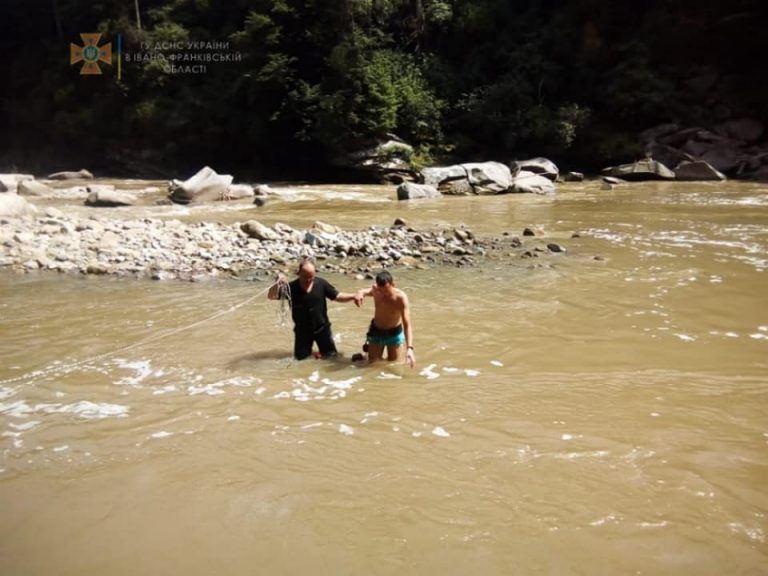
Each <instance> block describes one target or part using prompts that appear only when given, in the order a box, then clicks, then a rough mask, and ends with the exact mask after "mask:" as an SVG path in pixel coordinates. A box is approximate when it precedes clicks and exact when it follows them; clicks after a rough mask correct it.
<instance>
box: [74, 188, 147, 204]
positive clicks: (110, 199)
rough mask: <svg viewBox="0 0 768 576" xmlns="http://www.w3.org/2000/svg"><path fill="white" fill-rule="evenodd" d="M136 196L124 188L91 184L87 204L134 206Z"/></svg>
mask: <svg viewBox="0 0 768 576" xmlns="http://www.w3.org/2000/svg"><path fill="white" fill-rule="evenodd" d="M134 204H136V196H134V195H133V194H131V193H129V192H125V191H124V190H115V189H114V188H111V187H109V186H93V187H91V186H89V187H88V198H86V199H85V205H86V206H93V207H99V208H113V207H117V206H133V205H134Z"/></svg>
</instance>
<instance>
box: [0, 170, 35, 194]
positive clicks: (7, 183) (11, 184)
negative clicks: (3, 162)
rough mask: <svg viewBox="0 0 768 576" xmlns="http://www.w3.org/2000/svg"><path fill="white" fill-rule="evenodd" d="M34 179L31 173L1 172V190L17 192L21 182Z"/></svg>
mask: <svg viewBox="0 0 768 576" xmlns="http://www.w3.org/2000/svg"><path fill="white" fill-rule="evenodd" d="M34 179H35V177H34V176H32V175H31V174H0V192H16V191H17V188H18V185H19V182H22V181H25V180H34Z"/></svg>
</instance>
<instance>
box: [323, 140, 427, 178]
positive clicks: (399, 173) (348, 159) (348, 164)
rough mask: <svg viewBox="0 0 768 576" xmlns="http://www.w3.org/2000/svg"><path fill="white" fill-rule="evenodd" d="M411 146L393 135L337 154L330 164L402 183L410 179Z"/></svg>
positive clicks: (411, 175)
mask: <svg viewBox="0 0 768 576" xmlns="http://www.w3.org/2000/svg"><path fill="white" fill-rule="evenodd" d="M412 154H413V146H411V145H410V144H408V143H407V142H405V141H404V140H402V139H400V138H399V137H398V136H396V135H395V134H386V135H384V137H383V138H379V139H377V140H372V141H369V142H365V143H362V144H361V145H360V146H359V147H358V148H357V149H355V150H352V151H346V152H342V153H339V154H337V155H336V156H334V157H333V158H331V163H332V164H333V165H335V166H338V167H340V168H351V169H354V170H359V171H362V172H367V173H369V174H372V175H374V176H375V177H376V178H377V179H383V180H387V181H403V180H404V179H408V178H412V177H413V173H412V171H411V165H410V162H409V158H410V157H411V155H412Z"/></svg>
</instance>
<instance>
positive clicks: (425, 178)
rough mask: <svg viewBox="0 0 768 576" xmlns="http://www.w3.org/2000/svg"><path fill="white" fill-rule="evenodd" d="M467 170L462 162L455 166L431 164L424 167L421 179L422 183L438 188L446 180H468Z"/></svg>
mask: <svg viewBox="0 0 768 576" xmlns="http://www.w3.org/2000/svg"><path fill="white" fill-rule="evenodd" d="M466 179H467V170H466V168H464V166H462V165H461V164H455V165H453V166H429V167H427V168H422V170H421V173H420V180H421V183H422V184H427V185H429V186H434V187H435V188H437V187H438V186H440V185H441V184H443V183H445V182H449V181H451V180H466Z"/></svg>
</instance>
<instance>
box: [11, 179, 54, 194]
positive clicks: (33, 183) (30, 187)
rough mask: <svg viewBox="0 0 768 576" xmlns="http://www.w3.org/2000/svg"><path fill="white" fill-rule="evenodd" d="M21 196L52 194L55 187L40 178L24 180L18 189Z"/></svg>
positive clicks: (17, 191)
mask: <svg viewBox="0 0 768 576" xmlns="http://www.w3.org/2000/svg"><path fill="white" fill-rule="evenodd" d="M16 193H17V194H18V195H19V196H50V195H52V194H53V188H51V187H50V186H48V185H46V184H43V183H42V182H40V181H39V180H22V181H20V182H19V184H18V187H17V189H16Z"/></svg>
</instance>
